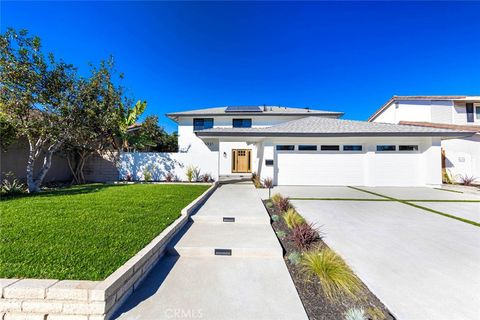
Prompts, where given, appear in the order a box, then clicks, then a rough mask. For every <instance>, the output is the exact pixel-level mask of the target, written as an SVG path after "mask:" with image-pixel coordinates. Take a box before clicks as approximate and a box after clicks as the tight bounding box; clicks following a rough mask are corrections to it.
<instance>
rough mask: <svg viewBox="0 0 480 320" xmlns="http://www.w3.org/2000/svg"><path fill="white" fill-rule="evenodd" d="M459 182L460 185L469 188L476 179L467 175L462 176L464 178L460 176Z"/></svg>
mask: <svg viewBox="0 0 480 320" xmlns="http://www.w3.org/2000/svg"><path fill="white" fill-rule="evenodd" d="M459 180H460V184H462V185H464V186H471V185H473V184H474V183H475V181H476V180H477V178H476V177H474V176H467V175H464V176H460V177H459Z"/></svg>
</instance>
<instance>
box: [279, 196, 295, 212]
mask: <svg viewBox="0 0 480 320" xmlns="http://www.w3.org/2000/svg"><path fill="white" fill-rule="evenodd" d="M276 206H277V208H278V210H279V211H280V212H281V213H284V212H287V211H288V209H290V208H293V206H292V204H291V203H290V200H289V199H288V198H280V199H279V200H278V201H277V203H276Z"/></svg>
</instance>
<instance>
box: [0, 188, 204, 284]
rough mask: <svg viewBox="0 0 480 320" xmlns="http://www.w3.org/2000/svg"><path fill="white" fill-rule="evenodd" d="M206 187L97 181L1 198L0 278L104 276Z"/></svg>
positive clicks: (94, 277)
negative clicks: (33, 193)
mask: <svg viewBox="0 0 480 320" xmlns="http://www.w3.org/2000/svg"><path fill="white" fill-rule="evenodd" d="M207 189H208V186H207V185H178V184H171V185H155V184H135V185H108V186H107V185H102V184H91V185H83V186H75V187H70V188H64V189H59V190H55V191H50V192H46V193H42V194H38V195H33V196H23V197H16V198H10V199H5V198H4V199H2V201H0V210H1V211H0V212H1V216H0V278H51V279H83V280H102V279H105V278H106V277H107V276H108V275H110V274H111V273H112V272H113V271H115V270H116V269H117V268H118V267H120V266H121V265H122V264H123V263H125V262H126V261H127V260H128V259H129V258H131V257H132V256H134V255H135V254H136V253H137V252H138V251H139V250H140V249H141V248H143V247H144V246H145V245H146V244H148V243H149V242H150V241H151V240H152V239H153V238H155V237H156V236H157V235H158V234H159V233H160V232H161V231H162V230H164V229H165V228H166V227H167V226H168V225H170V224H171V223H172V222H173V221H174V220H175V219H177V218H178V217H179V216H180V211H181V209H182V208H184V207H185V206H187V205H188V204H189V203H190V202H192V201H193V200H194V199H195V198H197V197H198V196H199V195H200V194H202V193H203V192H204V191H205V190H207Z"/></svg>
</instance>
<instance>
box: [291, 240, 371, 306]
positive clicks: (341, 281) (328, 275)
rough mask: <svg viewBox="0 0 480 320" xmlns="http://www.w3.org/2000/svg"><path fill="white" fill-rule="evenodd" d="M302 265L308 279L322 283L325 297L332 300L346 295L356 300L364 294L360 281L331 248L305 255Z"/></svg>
mask: <svg viewBox="0 0 480 320" xmlns="http://www.w3.org/2000/svg"><path fill="white" fill-rule="evenodd" d="M300 263H301V265H302V270H303V271H304V272H305V273H306V275H307V277H316V278H317V279H318V280H319V281H320V286H321V287H322V289H323V292H324V294H325V296H326V297H327V298H328V299H330V300H334V299H335V298H338V297H341V296H345V295H346V296H350V297H352V298H354V299H355V298H357V295H358V294H360V293H361V292H362V283H361V282H360V280H359V279H358V278H357V276H355V274H354V273H353V272H352V270H351V269H350V268H349V267H348V265H347V264H346V263H345V261H343V260H342V258H341V257H340V256H339V255H337V254H336V253H335V252H333V251H332V250H331V249H329V248H324V249H321V250H319V249H316V250H313V251H309V252H306V253H304V254H303V256H302V261H301V262H300Z"/></svg>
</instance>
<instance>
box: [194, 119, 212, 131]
mask: <svg viewBox="0 0 480 320" xmlns="http://www.w3.org/2000/svg"><path fill="white" fill-rule="evenodd" d="M210 128H213V118H195V119H193V130H194V131H198V130H203V129H210Z"/></svg>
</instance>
